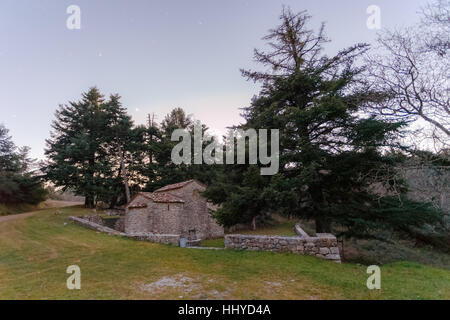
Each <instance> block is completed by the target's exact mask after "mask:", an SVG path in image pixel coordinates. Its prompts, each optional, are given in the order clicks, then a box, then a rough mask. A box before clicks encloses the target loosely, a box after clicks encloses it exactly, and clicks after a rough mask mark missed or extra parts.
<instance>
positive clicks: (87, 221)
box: [68, 215, 180, 246]
mask: <svg viewBox="0 0 450 320" xmlns="http://www.w3.org/2000/svg"><path fill="white" fill-rule="evenodd" d="M99 218H100V219H99ZM68 219H69V220H70V221H73V222H74V223H76V224H78V225H81V226H83V227H85V228H88V229H91V230H96V231H99V232H104V233H107V234H112V235H118V236H122V237H126V238H130V239H134V240H141V241H149V242H156V243H164V244H171V245H175V246H179V244H180V236H179V235H177V234H154V233H131V234H129V233H124V232H120V231H117V230H114V229H111V228H109V227H106V226H104V225H102V224H101V223H102V219H101V217H98V216H95V215H94V216H82V217H75V216H71V217H68Z"/></svg>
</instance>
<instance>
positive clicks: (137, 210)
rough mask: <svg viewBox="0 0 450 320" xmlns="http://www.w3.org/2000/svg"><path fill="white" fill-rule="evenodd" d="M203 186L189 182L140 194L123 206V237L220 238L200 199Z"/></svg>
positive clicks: (208, 207) (219, 233)
mask: <svg viewBox="0 0 450 320" xmlns="http://www.w3.org/2000/svg"><path fill="white" fill-rule="evenodd" d="M205 188H206V187H205V186H204V185H203V184H201V183H200V182H198V181H196V180H189V181H184V182H180V183H176V184H173V185H168V186H165V187H163V188H160V189H158V190H156V191H154V192H152V193H150V192H140V193H138V194H137V195H136V196H135V197H134V198H133V199H132V200H131V201H130V202H129V203H128V204H127V205H126V206H125V212H126V213H125V219H124V227H125V228H124V230H125V233H141V232H147V233H148V232H150V233H154V234H179V235H180V236H181V237H183V238H187V239H188V240H196V239H208V238H218V237H223V235H224V230H223V228H222V227H221V226H220V225H218V224H217V223H216V221H215V220H214V219H213V218H212V217H211V214H210V212H211V210H212V209H211V206H209V205H208V202H207V200H206V199H205V198H204V197H203V196H202V195H201V192H203V191H204V190H205Z"/></svg>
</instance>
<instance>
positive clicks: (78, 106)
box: [45, 87, 132, 208]
mask: <svg viewBox="0 0 450 320" xmlns="http://www.w3.org/2000/svg"><path fill="white" fill-rule="evenodd" d="M119 99H120V97H119V96H117V95H113V96H111V97H110V100H109V101H105V99H104V96H103V95H102V94H101V93H100V92H99V90H98V89H97V88H95V87H94V88H91V89H90V90H89V91H88V92H86V93H83V94H82V99H81V100H80V101H79V102H70V103H69V104H68V105H62V106H60V108H59V110H57V111H56V120H55V121H54V122H53V124H52V128H53V132H52V134H51V139H48V140H47V149H46V151H45V153H46V155H47V157H48V164H47V166H46V168H45V173H46V178H47V179H48V180H50V181H52V182H53V183H54V184H55V185H56V186H58V187H63V190H66V189H68V188H70V189H72V190H74V192H75V193H76V194H77V195H83V196H85V205H86V207H90V208H92V207H94V205H95V203H96V202H97V201H104V202H110V201H111V200H112V199H113V198H114V197H115V195H116V194H117V193H118V192H120V190H118V189H117V184H118V183H119V184H121V185H122V186H123V188H124V183H123V182H124V180H123V174H122V171H120V170H123V169H122V167H121V165H120V159H121V157H122V158H123V156H124V153H125V152H126V146H127V141H128V132H129V130H131V126H132V122H131V119H130V117H129V116H128V115H127V114H126V112H125V109H124V108H123V107H122V106H121V105H120V102H119ZM118 181H120V182H118ZM122 190H124V189H122Z"/></svg>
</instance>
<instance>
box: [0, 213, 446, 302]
mask: <svg viewBox="0 0 450 320" xmlns="http://www.w3.org/2000/svg"><path fill="white" fill-rule="evenodd" d="M59 210H60V211H61V212H62V214H58V215H55V211H56V209H48V210H43V211H41V212H39V214H37V215H35V216H32V217H28V218H23V219H17V220H14V221H8V222H4V223H0V299H20V298H23V299H450V271H448V270H444V269H440V268H434V267H429V266H424V265H421V264H416V263H410V262H398V263H394V264H388V265H383V266H382V267H381V272H382V275H381V277H382V282H381V286H382V289H381V290H378V291H376V290H373V291H371V290H368V289H367V288H366V280H367V277H368V275H367V274H366V267H364V266H361V265H357V264H350V263H343V264H336V263H333V262H329V261H324V260H320V259H317V258H315V257H309V256H301V255H295V254H279V253H271V252H249V251H234V250H196V249H186V248H178V247H173V246H167V245H160V244H153V243H148V242H139V241H133V240H129V239H124V238H121V237H117V236H108V235H106V234H102V233H98V232H95V231H91V230H87V229H84V228H82V227H80V226H77V225H74V224H72V223H67V224H65V223H66V222H67V220H66V216H68V215H74V214H77V215H78V214H83V213H88V212H90V211H88V210H85V209H81V208H77V207H71V208H64V209H59ZM74 264H76V265H78V266H79V267H80V268H81V290H68V289H67V288H66V279H67V277H68V276H69V275H68V274H66V268H67V267H68V266H69V265H74Z"/></svg>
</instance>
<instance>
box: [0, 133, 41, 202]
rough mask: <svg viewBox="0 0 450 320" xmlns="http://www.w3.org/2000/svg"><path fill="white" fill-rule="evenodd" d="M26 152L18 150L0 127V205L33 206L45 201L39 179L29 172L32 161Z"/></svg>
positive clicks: (25, 150) (26, 148) (27, 149)
mask: <svg viewBox="0 0 450 320" xmlns="http://www.w3.org/2000/svg"><path fill="white" fill-rule="evenodd" d="M28 151H29V148H28V147H23V148H19V149H18V148H17V147H16V146H15V144H14V142H13V141H12V140H11V137H10V136H9V135H8V129H6V128H5V127H4V126H0V203H3V204H31V205H35V204H38V203H40V202H42V201H44V200H45V199H46V197H47V192H46V190H45V189H44V188H43V185H42V181H41V179H40V178H39V177H38V176H37V175H36V174H34V173H33V172H32V171H31V169H32V166H33V164H34V160H32V159H30V158H29V157H28Z"/></svg>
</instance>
